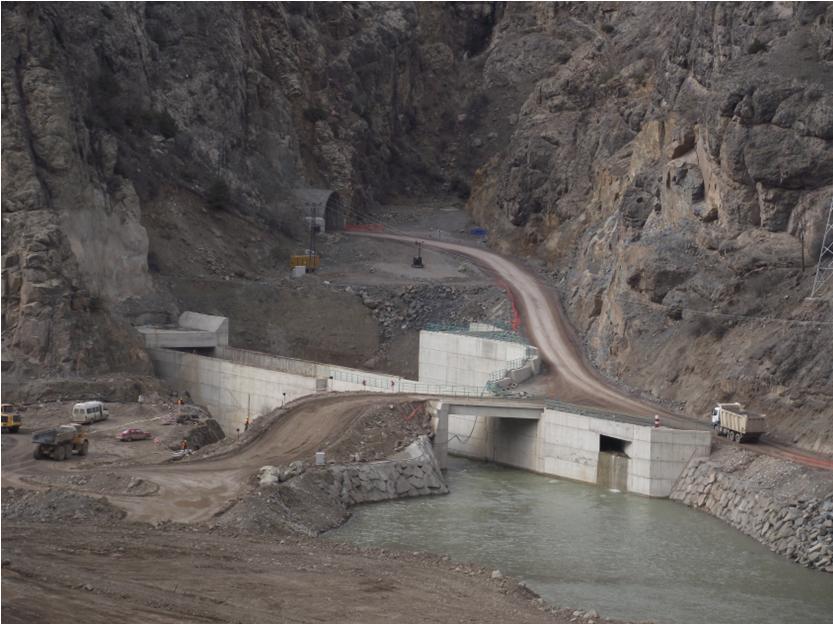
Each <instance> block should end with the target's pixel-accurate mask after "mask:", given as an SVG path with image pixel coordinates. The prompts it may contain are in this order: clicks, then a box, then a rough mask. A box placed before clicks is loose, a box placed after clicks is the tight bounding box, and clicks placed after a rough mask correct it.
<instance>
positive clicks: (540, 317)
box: [353, 233, 692, 426]
mask: <svg viewBox="0 0 833 624" xmlns="http://www.w3.org/2000/svg"><path fill="white" fill-rule="evenodd" d="M353 235H354V236H372V237H375V238H387V239H390V240H396V241H401V242H404V243H412V242H413V240H414V237H409V236H404V235H397V234H369V233H354V234H353ZM420 240H423V242H424V244H425V246H426V247H433V248H436V249H440V250H443V251H447V252H451V253H455V254H462V255H465V256H468V257H469V258H472V259H473V260H475V261H476V262H477V263H478V264H480V265H481V266H482V267H485V268H487V269H488V270H490V271H491V272H493V273H494V274H495V275H496V276H498V277H499V278H500V280H501V281H503V282H505V283H506V284H508V285H509V287H510V288H511V289H512V292H513V293H514V296H515V301H516V303H517V306H518V307H519V308H520V311H521V314H522V317H523V323H524V329H525V330H526V332H527V334H528V335H529V337H530V339H531V341H532V343H533V344H534V345H535V346H536V347H538V350H539V352H540V354H541V357H542V358H543V359H544V360H545V361H546V362H547V363H548V364H549V365H550V369H551V374H553V375H554V377H555V382H556V386H555V387H556V388H557V389H558V392H559V395H560V397H561V398H564V399H567V400H572V401H576V402H582V403H584V404H587V405H592V406H596V407H601V408H607V409H613V410H616V411H620V412H624V413H626V414H631V415H634V416H643V417H648V416H651V417H652V416H653V415H654V414H657V413H660V414H662V415H663V416H665V417H666V418H671V419H673V420H674V422H678V423H679V424H683V423H685V424H686V425H687V426H691V425H692V422H691V421H690V420H688V419H685V418H681V417H679V416H676V415H674V414H671V413H669V412H668V411H667V410H664V409H662V408H660V407H657V406H654V405H650V404H648V403H646V402H644V401H640V400H639V399H635V398H633V397H630V396H628V395H626V394H624V393H623V392H622V391H621V390H618V389H616V388H614V387H612V386H611V385H610V384H609V383H607V382H605V381H604V380H603V379H602V378H601V377H600V376H599V374H598V373H597V372H595V371H594V370H593V369H592V367H591V366H590V365H589V364H588V363H587V362H586V361H585V360H584V358H583V357H582V355H581V350H580V349H579V348H578V346H577V345H576V340H575V336H574V335H573V334H572V331H571V329H570V326H569V324H568V323H567V322H566V320H565V319H564V317H563V315H562V314H561V308H560V305H559V304H558V302H557V301H554V300H553V298H552V296H551V295H550V294H549V293H548V292H547V291H546V290H545V289H544V287H543V286H542V285H541V284H540V282H539V281H538V280H537V278H536V277H535V276H534V275H532V274H530V273H529V272H527V271H526V270H524V269H523V268H522V267H520V266H518V265H517V264H515V263H514V262H512V261H511V260H508V259H507V258H504V257H502V256H499V255H497V254H495V253H493V252H491V251H488V250H486V249H483V248H480V247H472V246H469V245H463V244H459V243H452V242H445V241H435V240H430V239H420Z"/></svg>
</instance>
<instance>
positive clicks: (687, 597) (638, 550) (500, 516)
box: [328, 458, 833, 624]
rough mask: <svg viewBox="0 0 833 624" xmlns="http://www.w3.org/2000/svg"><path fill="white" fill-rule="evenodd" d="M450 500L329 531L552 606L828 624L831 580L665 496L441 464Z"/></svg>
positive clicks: (417, 503)
mask: <svg viewBox="0 0 833 624" xmlns="http://www.w3.org/2000/svg"><path fill="white" fill-rule="evenodd" d="M447 478H448V482H449V488H450V490H451V492H452V493H451V495H450V496H443V497H428V498H420V499H410V500H400V501H394V502H387V503H385V504H379V505H366V506H361V507H357V508H355V509H354V513H355V515H354V517H353V518H352V519H351V520H350V521H349V522H348V523H347V524H346V525H345V526H343V527H342V528H340V529H338V530H336V531H333V532H331V533H329V534H328V536H329V537H330V538H331V539H337V540H345V541H349V542H352V543H354V544H357V545H359V546H375V547H383V548H389V547H391V548H404V549H408V550H428V551H433V552H444V553H447V554H448V555H450V556H451V558H452V559H455V560H461V561H471V560H474V561H477V562H478V563H481V564H484V565H489V566H494V568H496V569H500V570H501V572H502V573H504V574H511V575H513V576H516V577H518V578H520V579H523V580H524V581H525V582H526V583H527V584H528V585H529V587H531V588H532V589H533V590H535V591H536V592H538V593H539V594H541V596H542V597H544V598H545V599H547V600H549V601H552V602H554V603H556V604H567V605H572V606H574V607H575V608H577V609H591V608H594V609H597V610H598V611H599V612H600V613H601V614H602V615H603V616H606V617H614V618H622V619H628V620H646V619H650V620H652V621H656V622H660V623H663V624H664V623H668V624H700V623H702V622H711V623H712V624H724V623H725V624H735V623H738V622H758V623H760V624H768V623H771V624H781V623H783V622H803V623H805V624H811V623H819V624H821V623H825V624H826V623H827V622H829V621H830V614H831V613H833V579H831V578H830V575H826V574H823V573H819V572H815V571H812V570H808V569H805V568H801V567H799V566H796V565H795V564H792V563H790V562H788V561H786V560H785V559H783V558H781V557H779V556H778V555H776V554H774V553H772V552H770V551H768V550H767V549H766V548H765V547H764V546H762V545H760V544H758V543H757V542H755V541H754V540H753V539H751V538H749V537H746V536H745V535H742V534H740V533H739V532H737V531H735V530H734V529H732V528H730V527H729V526H727V525H725V524H724V523H722V522H720V521H719V520H717V519H715V518H713V517H711V516H708V515H706V514H704V513H699V512H695V511H692V510H690V509H687V508H685V507H683V506H682V505H680V504H678V503H675V502H671V501H668V500H660V499H649V498H643V497H639V496H635V495H629V494H622V493H618V492H615V491H610V490H606V489H603V488H597V487H593V486H586V485H580V484H576V483H572V482H567V481H562V480H557V479H551V478H548V477H543V476H539V475H534V474H530V473H527V472H522V471H518V470H512V469H508V468H503V467H499V466H495V465H493V464H484V463H480V462H472V461H469V460H464V459H459V458H452V459H451V460H450V464H449V470H448V475H447Z"/></svg>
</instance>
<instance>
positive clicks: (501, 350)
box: [419, 331, 527, 388]
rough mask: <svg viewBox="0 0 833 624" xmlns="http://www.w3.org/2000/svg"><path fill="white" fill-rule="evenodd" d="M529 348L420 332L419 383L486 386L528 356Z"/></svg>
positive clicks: (446, 334)
mask: <svg viewBox="0 0 833 624" xmlns="http://www.w3.org/2000/svg"><path fill="white" fill-rule="evenodd" d="M526 353H527V345H525V344H520V343H516V342H509V341H505V340H495V339H491V338H480V337H477V336H469V335H466V334H455V333H450V332H433V331H421V332H420V333H419V381H420V382H421V383H427V384H437V385H448V386H471V387H481V388H482V387H483V386H485V385H486V382H487V381H489V378H490V375H491V374H492V373H494V372H495V371H498V370H503V369H506V365H507V363H508V362H511V361H513V360H518V359H521V358H524V357H526Z"/></svg>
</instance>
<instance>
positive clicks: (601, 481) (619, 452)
mask: <svg viewBox="0 0 833 624" xmlns="http://www.w3.org/2000/svg"><path fill="white" fill-rule="evenodd" d="M630 444H631V443H630V442H627V441H625V440H620V439H619V438H611V437H610V436H606V435H601V434H599V461H598V463H597V464H596V484H597V485H599V486H601V487H603V488H607V489H610V490H618V491H619V492H625V491H627V489H628V471H629V469H630V459H629V457H628V447H629V446H630Z"/></svg>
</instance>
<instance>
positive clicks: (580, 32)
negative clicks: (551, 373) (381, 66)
mask: <svg viewBox="0 0 833 624" xmlns="http://www.w3.org/2000/svg"><path fill="white" fill-rule="evenodd" d="M831 11H833V9H831V7H830V5H828V4H825V5H819V4H809V3H808V4H803V3H796V4H790V5H781V4H768V5H762V4H743V3H741V4H731V5H730V4H696V3H692V4H675V5H663V4H639V5H634V4H632V5H621V4H620V5H602V4H595V5H593V4H590V5H587V4H585V5H575V4H574V5H553V4H550V5H546V6H543V5H541V6H538V5H536V6H532V5H523V4H510V5H508V6H507V7H506V11H505V13H504V15H503V16H502V18H501V20H500V22H499V23H498V25H497V27H496V30H495V36H494V38H493V40H492V42H491V45H490V46H489V47H488V48H487V50H486V51H485V52H484V54H485V55H487V60H486V61H485V64H486V68H487V70H486V73H485V75H484V83H485V84H489V83H494V84H500V85H501V86H502V87H505V88H506V89H507V91H509V92H513V93H516V95H517V96H518V97H521V96H522V97H523V98H524V101H523V104H522V105H521V106H520V107H519V110H517V115H516V116H514V117H512V118H511V119H509V118H507V119H506V120H505V121H504V122H502V123H504V124H505V127H506V128H508V132H509V133H510V139H509V140H508V141H507V142H506V143H505V144H504V145H503V146H500V147H496V148H495V149H494V150H493V152H492V154H491V156H490V158H489V159H488V161H487V162H486V164H485V165H484V166H483V167H481V168H480V170H479V171H478V172H477V173H476V175H475V177H474V180H473V183H472V196H471V199H470V200H469V204H468V205H469V208H470V210H471V211H472V213H473V214H474V215H475V216H476V217H477V218H478V219H479V220H480V221H481V223H482V224H483V225H486V226H488V227H489V228H490V230H491V235H490V242H491V243H492V244H494V245H496V246H498V247H499V248H500V249H503V250H505V251H507V252H518V251H521V252H524V253H528V254H531V255H534V256H537V257H539V258H541V259H542V260H544V261H545V263H546V266H547V271H548V272H549V273H550V274H551V276H552V277H553V279H554V282H555V283H556V284H557V286H558V287H559V289H560V290H561V293H562V300H563V302H564V304H565V307H566V309H567V311H568V314H569V315H570V316H571V317H572V319H573V321H574V323H575V324H576V326H577V327H578V328H579V329H580V330H581V331H582V332H583V333H584V335H585V337H586V344H587V349H588V351H589V354H590V356H591V358H592V359H593V360H594V361H595V363H596V364H597V365H598V367H599V368H600V369H602V370H603V371H604V372H606V373H607V374H609V375H610V376H611V377H615V378H619V379H622V380H623V381H625V382H626V383H627V384H628V385H629V386H632V387H639V388H644V389H646V390H647V391H648V392H649V393H650V394H651V395H653V396H654V397H661V398H663V399H670V400H674V401H677V402H679V403H680V404H681V405H682V406H683V407H684V408H685V409H686V411H687V412H688V413H689V414H692V415H695V414H706V413H707V412H708V410H709V408H710V404H712V403H714V402H716V401H721V400H740V401H742V402H744V403H746V404H748V405H749V406H750V407H751V408H753V409H756V410H758V411H762V412H766V413H767V414H768V415H769V416H770V422H771V426H772V427H773V428H774V433H777V434H779V435H781V436H782V437H783V438H784V439H788V440H789V441H796V442H797V443H799V444H801V445H804V446H806V447H808V448H812V449H815V450H820V451H827V452H831V451H833V429H831V426H830V425H829V423H830V422H831V419H830V417H831V415H833V411H831V410H833V407H831V406H833V381H831V380H833V368H831V366H833V363H831V361H830V358H829V357H827V356H826V355H825V353H826V352H827V345H829V344H830V343H831V342H833V325H831V324H830V321H831V319H833V308H831V303H830V301H829V300H827V301H806V300H805V297H806V296H807V295H808V294H809V290H810V284H811V282H812V266H813V264H814V263H815V260H816V259H817V257H818V252H819V243H820V238H821V232H822V228H823V226H824V221H825V219H826V216H827V208H828V205H829V202H830V197H831V195H833V156H832V155H833V150H831V147H832V146H833V144H831V139H833V134H831V121H833V97H831V93H833V91H831V88H830V87H831V84H833V83H831V79H833V67H831V56H830V41H833V31H831V19H832V18H833V13H831ZM521 24H523V27H522V28H523V29H521V26H520V25H521ZM521 42H522V43H521ZM510 49H511V50H514V51H515V52H516V54H517V55H519V56H521V57H522V58H523V61H524V65H525V66H526V65H528V66H529V70H528V72H526V73H525V74H524V76H523V79H521V80H517V79H513V76H514V75H515V73H516V69H517V63H518V58H517V57H516V56H513V55H508V54H507V50H510ZM802 250H803V256H804V260H802ZM825 423H827V424H825Z"/></svg>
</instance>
